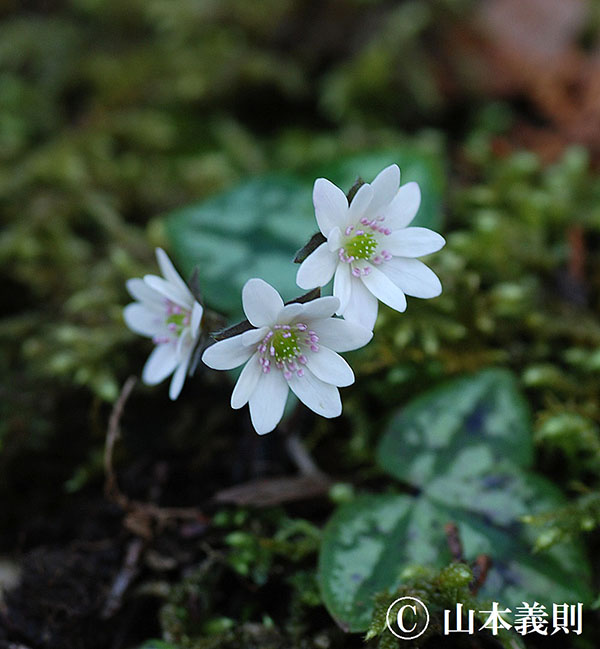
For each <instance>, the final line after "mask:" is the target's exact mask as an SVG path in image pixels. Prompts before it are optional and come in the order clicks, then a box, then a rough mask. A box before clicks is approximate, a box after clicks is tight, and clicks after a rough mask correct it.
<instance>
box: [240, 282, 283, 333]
mask: <svg viewBox="0 0 600 649" xmlns="http://www.w3.org/2000/svg"><path fill="white" fill-rule="evenodd" d="M242 305H243V307H244V313H245V314H246V317H247V318H248V320H250V322H251V323H252V324H253V325H254V326H255V327H263V326H265V325H269V324H273V323H274V322H276V319H277V315H278V314H279V312H280V311H281V309H283V300H282V299H281V296H280V295H279V293H278V292H277V291H276V290H275V289H274V288H273V287H272V286H271V285H270V284H267V282H265V281H264V280H262V279H258V278H256V277H255V278H253V279H249V280H248V281H247V282H246V283H245V284H244V288H243V289H242Z"/></svg>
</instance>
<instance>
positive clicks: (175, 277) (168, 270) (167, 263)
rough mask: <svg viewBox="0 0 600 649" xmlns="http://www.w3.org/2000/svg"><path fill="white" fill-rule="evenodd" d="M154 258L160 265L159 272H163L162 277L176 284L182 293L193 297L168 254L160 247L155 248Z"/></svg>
mask: <svg viewBox="0 0 600 649" xmlns="http://www.w3.org/2000/svg"><path fill="white" fill-rule="evenodd" d="M156 259H157V261H158V265H159V267H160V272H161V273H162V274H163V277H164V278H165V279H166V280H167V281H168V282H171V284H174V285H175V286H177V287H178V288H179V289H180V290H181V291H182V292H183V293H185V294H187V295H188V296H189V297H190V298H191V299H193V297H194V296H193V295H192V292H191V291H190V289H189V288H188V285H187V284H186V283H185V282H184V281H183V279H181V275H180V274H179V273H178V272H177V271H176V270H175V266H173V263H172V262H171V260H170V259H169V256H168V255H167V253H166V252H165V251H164V250H163V249H162V248H157V249H156Z"/></svg>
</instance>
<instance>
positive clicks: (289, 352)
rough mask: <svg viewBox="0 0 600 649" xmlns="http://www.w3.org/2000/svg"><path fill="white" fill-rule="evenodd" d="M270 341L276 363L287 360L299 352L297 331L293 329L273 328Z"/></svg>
mask: <svg viewBox="0 0 600 649" xmlns="http://www.w3.org/2000/svg"><path fill="white" fill-rule="evenodd" d="M270 342H271V347H272V348H273V349H274V350H275V354H274V357H275V361H276V362H278V363H283V362H289V361H291V360H293V359H294V358H296V357H297V356H299V354H300V345H299V344H298V333H297V332H296V331H294V330H293V329H275V331H273V337H272V338H271V341H270Z"/></svg>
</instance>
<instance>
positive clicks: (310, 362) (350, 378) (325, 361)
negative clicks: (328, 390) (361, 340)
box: [306, 345, 354, 388]
mask: <svg viewBox="0 0 600 649" xmlns="http://www.w3.org/2000/svg"><path fill="white" fill-rule="evenodd" d="M306 367H308V369H309V370H310V371H311V372H312V373H313V374H314V375H315V376H316V377H317V378H318V379H321V381H325V383H331V385H336V386H337V387H340V388H342V387H345V386H347V385H352V383H354V372H353V371H352V368H351V367H350V365H348V363H346V361H345V360H344V359H343V358H342V357H341V356H340V355H339V354H336V353H335V352H334V351H332V350H331V349H329V348H328V347H325V346H322V345H319V351H318V352H307V354H306Z"/></svg>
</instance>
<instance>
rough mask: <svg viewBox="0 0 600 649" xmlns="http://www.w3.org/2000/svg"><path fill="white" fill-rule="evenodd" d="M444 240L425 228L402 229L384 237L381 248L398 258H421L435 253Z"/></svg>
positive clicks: (440, 247) (441, 246) (442, 245)
mask: <svg viewBox="0 0 600 649" xmlns="http://www.w3.org/2000/svg"><path fill="white" fill-rule="evenodd" d="M445 243H446V240H445V239H444V237H442V236H441V235H440V234H438V233H437V232H434V231H433V230H428V229H427V228H418V227H415V228H402V229H400V230H394V232H392V234H390V235H389V236H387V237H385V238H384V239H383V240H382V242H381V247H382V248H385V249H386V250H387V251H388V252H391V253H392V255H396V256H398V257H422V256H423V255H429V254H431V253H432V252H437V251H438V250H441V249H442V248H443V247H444V244H445Z"/></svg>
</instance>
